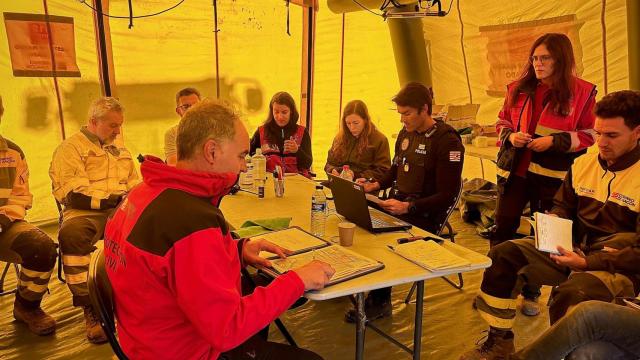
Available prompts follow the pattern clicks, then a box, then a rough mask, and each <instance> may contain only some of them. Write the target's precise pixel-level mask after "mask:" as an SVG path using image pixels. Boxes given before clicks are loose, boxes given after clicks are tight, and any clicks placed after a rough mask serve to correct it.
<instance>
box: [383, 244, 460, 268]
mask: <svg viewBox="0 0 640 360" xmlns="http://www.w3.org/2000/svg"><path fill="white" fill-rule="evenodd" d="M390 248H391V250H393V251H395V252H396V253H397V254H398V255H400V256H402V257H403V258H405V259H407V260H409V261H411V262H413V263H415V264H417V265H419V266H422V267H424V268H425V269H427V270H431V271H438V270H450V269H456V268H464V267H467V266H470V265H471V262H470V261H469V260H467V259H465V258H462V257H460V256H458V255H456V254H454V253H452V252H451V251H449V250H447V249H445V248H444V247H442V246H441V245H439V244H438V243H436V242H435V241H430V240H429V241H422V240H417V241H412V242H409V243H404V244H400V245H398V246H395V247H390Z"/></svg>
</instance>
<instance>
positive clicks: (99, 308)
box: [87, 249, 128, 360]
mask: <svg viewBox="0 0 640 360" xmlns="http://www.w3.org/2000/svg"><path fill="white" fill-rule="evenodd" d="M102 251H103V250H102V249H98V250H96V251H94V252H93V254H92V256H91V262H90V263H89V278H88V281H87V284H88V287H89V299H90V300H91V306H92V307H93V311H94V312H95V313H96V314H98V317H99V318H100V326H102V330H104V333H105V334H106V335H107V338H108V339H109V344H110V345H111V349H112V350H113V353H114V354H116V356H117V357H118V359H121V360H127V359H128V358H127V356H126V355H125V353H124V352H123V351H122V348H121V347H120V343H119V342H118V337H117V336H116V324H115V317H114V304H113V292H112V289H111V284H110V283H109V278H108V277H107V271H106V269H105V267H104V254H103V252H102Z"/></svg>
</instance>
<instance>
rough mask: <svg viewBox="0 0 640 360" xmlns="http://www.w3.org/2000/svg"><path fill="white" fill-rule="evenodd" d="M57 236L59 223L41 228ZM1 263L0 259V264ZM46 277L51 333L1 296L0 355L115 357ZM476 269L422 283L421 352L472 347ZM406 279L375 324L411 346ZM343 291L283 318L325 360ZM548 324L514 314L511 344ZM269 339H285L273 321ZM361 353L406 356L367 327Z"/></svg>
mask: <svg viewBox="0 0 640 360" xmlns="http://www.w3.org/2000/svg"><path fill="white" fill-rule="evenodd" d="M452 225H453V228H454V229H455V231H457V232H458V234H457V236H456V242H457V243H459V244H461V245H463V246H466V247H468V248H470V249H473V250H475V251H478V252H480V253H483V254H484V253H486V252H487V250H488V242H487V241H486V240H484V239H482V238H481V237H480V236H478V235H476V232H475V227H474V225H470V224H467V223H464V222H463V221H462V220H461V218H460V214H459V213H458V212H455V213H454V214H453V215H452ZM44 230H45V231H47V232H48V233H49V234H50V235H52V237H53V238H54V239H55V238H56V236H55V235H56V231H57V228H56V227H55V226H49V227H45V228H44ZM2 265H3V266H4V263H2ZM55 274H56V272H55V271H54V275H53V276H52V279H51V282H50V284H49V289H50V291H51V293H50V294H49V295H47V296H46V298H45V299H44V301H43V307H44V309H45V310H46V311H47V312H49V313H50V314H51V315H52V316H53V317H54V318H55V319H56V321H57V322H58V327H57V330H56V333H55V334H54V335H53V336H46V337H39V336H36V335H33V334H31V333H30V332H29V331H28V330H27V328H26V327H25V326H24V325H23V324H19V323H17V322H15V321H14V320H13V317H12V309H13V299H14V297H13V295H7V296H3V297H1V298H0V309H1V311H0V359H3V360H5V359H6V360H9V359H108V358H110V357H114V356H113V353H112V352H111V348H110V347H109V345H108V344H105V345H93V344H90V343H89V342H88V341H87V339H86V337H85V333H84V318H83V316H82V310H80V309H76V308H73V307H72V306H71V293H70V292H69V290H68V288H67V286H66V285H65V284H62V283H61V282H60V281H58V279H57V278H56V277H55ZM481 279H482V271H474V272H470V273H465V274H464V289H463V290H456V289H454V288H453V287H451V286H450V285H449V284H447V283H446V282H444V281H443V280H441V279H433V280H428V281H427V282H426V285H425V306H424V317H423V324H424V330H423V335H422V349H423V350H422V358H423V359H457V358H458V356H459V355H460V354H461V353H462V352H463V351H465V350H467V349H469V348H472V347H473V346H474V344H475V343H476V341H478V340H479V339H480V338H481V337H482V336H483V335H484V334H483V332H482V331H483V330H485V329H486V325H485V324H484V322H483V320H482V319H481V318H480V316H479V315H478V313H477V312H476V311H475V310H473V308H472V306H471V304H472V300H473V298H474V296H475V295H476V293H477V291H478V289H479V287H480V281H481ZM14 287H15V275H14V273H13V271H11V272H10V274H9V276H8V278H7V281H6V284H5V288H8V289H11V288H14ZM409 287H410V286H409V285H405V286H396V287H394V288H393V315H392V316H391V317H390V318H386V319H380V320H376V322H375V324H376V325H377V326H378V327H379V328H381V329H382V330H384V331H385V332H388V333H390V334H392V335H393V336H394V337H396V338H397V339H398V340H399V341H400V342H401V343H403V344H405V345H407V346H411V345H412V340H413V323H414V313H415V302H414V303H410V304H405V303H404V298H405V296H406V294H407V292H408V291H409ZM549 291H550V288H549V287H543V296H542V297H541V300H540V301H541V302H542V303H543V304H545V303H546V300H547V298H548V295H549ZM350 304H351V303H350V301H349V299H348V298H339V299H334V300H329V301H320V302H313V301H309V302H308V303H307V304H306V305H304V306H302V307H300V308H297V309H295V310H290V311H288V312H287V313H286V314H284V315H283V316H282V317H281V319H282V320H283V322H284V324H285V326H286V327H287V328H288V330H289V332H291V334H292V335H293V337H294V339H295V340H296V342H297V343H298V345H299V346H302V347H305V348H308V349H311V350H313V351H315V352H317V353H319V354H320V355H322V356H323V357H324V358H325V359H351V358H353V357H354V353H355V327H354V325H352V324H347V323H345V322H344V320H343V315H344V312H345V310H346V309H348V308H349V306H350ZM547 327H548V309H547V308H546V307H544V306H543V312H542V313H541V314H540V315H539V316H536V317H526V316H523V315H521V314H519V315H518V316H517V320H516V325H515V333H516V347H520V346H523V345H524V344H526V343H528V342H529V341H530V340H531V339H532V338H534V337H535V336H536V335H537V334H539V333H540V332H542V331H543V330H544V329H545V328H547ZM269 338H270V339H271V340H274V341H279V342H284V340H283V337H282V335H281V334H280V333H279V331H278V330H277V328H276V327H275V326H273V325H272V326H271V333H270V335H269ZM365 358H366V359H389V358H393V359H410V358H411V357H410V355H409V354H408V353H406V352H404V351H403V350H401V349H400V348H398V347H397V346H395V345H393V344H391V343H390V342H389V341H387V340H386V339H384V338H383V337H381V336H379V335H378V334H377V333H375V332H374V331H371V330H368V331H367V334H366V343H365Z"/></svg>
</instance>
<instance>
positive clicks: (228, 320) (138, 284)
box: [105, 157, 304, 359]
mask: <svg viewBox="0 0 640 360" xmlns="http://www.w3.org/2000/svg"><path fill="white" fill-rule="evenodd" d="M140 170H141V172H142V176H143V179H144V183H142V184H140V185H139V186H137V187H135V188H134V189H133V190H131V192H130V193H129V195H128V197H127V198H126V199H125V200H124V201H123V202H122V204H121V205H120V207H119V208H118V209H117V211H116V212H115V213H114V215H113V217H112V218H111V219H110V220H109V222H108V223H107V226H106V229H105V264H106V267H107V273H108V276H109V280H110V281H111V285H112V287H113V294H114V301H115V311H116V317H117V320H118V336H119V338H120V343H121V344H122V347H123V349H124V352H125V353H126V354H127V355H128V356H129V358H132V359H217V358H218V356H219V355H220V353H221V352H224V351H227V350H230V349H232V348H234V347H236V346H238V345H240V344H241V343H243V342H244V341H245V340H247V339H248V338H249V337H251V336H252V335H254V334H255V333H257V332H258V331H259V330H260V329H262V328H263V327H265V326H266V325H267V324H269V323H270V322H271V321H273V320H274V319H276V318H277V317H278V316H279V315H280V314H281V313H282V312H284V311H286V310H287V309H288V308H289V306H291V304H293V302H294V301H295V300H296V299H298V298H299V297H300V296H301V295H302V294H303V292H304V284H303V283H302V281H301V280H300V278H299V277H298V275H297V274H296V273H295V272H288V273H286V274H285V275H282V276H280V277H278V278H277V279H275V280H274V281H273V282H272V283H271V284H270V285H269V286H267V287H259V288H257V289H256V290H255V291H254V292H253V294H251V295H249V296H242V294H241V288H240V267H241V266H242V265H241V261H240V257H239V252H241V251H242V245H243V243H244V242H243V241H236V240H233V239H232V238H231V235H230V232H229V229H228V227H227V224H226V221H225V219H224V216H223V215H222V213H221V211H220V210H219V209H218V207H217V206H218V204H219V202H220V199H221V197H222V196H223V195H225V194H226V193H227V192H228V190H229V189H230V188H231V186H232V185H233V184H234V182H235V180H236V175H235V174H207V173H195V172H190V171H185V170H181V169H176V168H174V167H171V166H167V165H164V163H162V162H161V161H160V160H159V159H156V158H151V157H147V159H146V160H145V161H144V162H143V163H142V166H141V168H140Z"/></svg>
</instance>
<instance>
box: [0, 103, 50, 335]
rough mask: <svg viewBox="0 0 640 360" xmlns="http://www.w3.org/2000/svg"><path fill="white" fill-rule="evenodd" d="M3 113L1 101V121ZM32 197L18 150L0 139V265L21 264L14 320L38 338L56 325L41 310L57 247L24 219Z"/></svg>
mask: <svg viewBox="0 0 640 360" xmlns="http://www.w3.org/2000/svg"><path fill="white" fill-rule="evenodd" d="M3 113H4V107H3V106H2V98H1V97H0V118H2V115H3ZM32 201H33V196H32V195H31V192H30V191H29V168H28V167H27V160H26V158H25V156H24V153H23V152H22V150H21V149H20V147H19V146H18V145H16V144H14V143H13V142H11V141H10V140H8V139H5V138H4V137H2V136H0V261H4V262H13V263H19V264H21V265H22V266H21V268H20V275H19V276H18V286H17V287H18V288H17V291H16V299H15V302H14V304H13V317H14V318H15V319H16V320H18V321H19V322H22V323H25V324H26V325H27V326H28V327H29V330H31V332H33V333H34V334H37V335H49V334H52V333H53V332H54V331H55V330H56V321H55V320H54V319H53V318H52V317H51V316H50V315H49V314H47V313H45V312H44V311H43V310H42V308H41V307H40V302H41V301H42V297H43V296H44V294H45V293H46V292H47V290H48V284H49V278H50V277H51V272H52V270H53V267H54V266H55V264H56V256H57V254H56V244H55V243H54V242H53V240H51V238H50V237H49V236H47V234H45V233H44V232H42V230H40V229H38V228H37V227H35V226H33V225H31V224H29V223H28V222H27V221H25V219H24V217H25V214H26V212H27V210H28V209H29V208H31V203H32Z"/></svg>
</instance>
